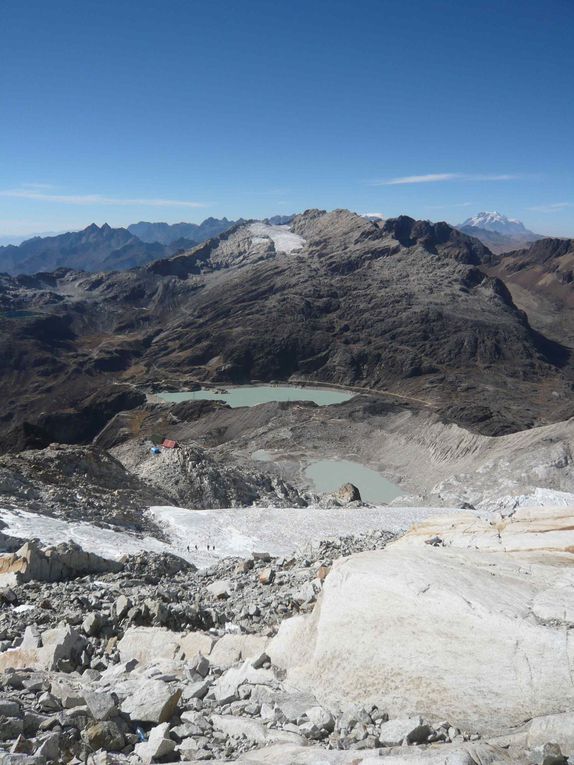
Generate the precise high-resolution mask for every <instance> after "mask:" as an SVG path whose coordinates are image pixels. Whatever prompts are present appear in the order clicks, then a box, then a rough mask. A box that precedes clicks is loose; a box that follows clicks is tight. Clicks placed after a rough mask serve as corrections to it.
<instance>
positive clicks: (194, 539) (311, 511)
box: [150, 506, 457, 567]
mask: <svg viewBox="0 0 574 765" xmlns="http://www.w3.org/2000/svg"><path fill="white" fill-rule="evenodd" d="M150 512H151V514H152V515H153V517H154V520H155V521H156V523H157V524H158V525H159V526H160V527H161V528H162V529H163V530H164V532H165V533H166V534H167V536H168V537H169V538H170V539H171V540H172V544H173V545H174V549H176V550H179V551H181V550H186V548H187V545H189V546H190V547H191V551H190V555H189V557H190V560H192V561H193V562H194V563H195V564H196V565H197V566H200V567H203V566H209V565H211V564H212V563H214V562H215V561H216V560H218V559H219V558H225V557H227V556H240V557H247V556H249V555H250V554H251V553H252V552H253V551H254V550H255V551H257V550H259V551H265V552H269V553H271V555H290V554H291V553H293V552H294V551H299V552H304V551H305V550H306V549H307V548H309V546H310V545H312V544H314V543H317V542H320V541H321V540H322V539H328V538H332V537H338V536H344V535H347V534H360V533H362V532H365V531H369V530H371V529H384V530H387V531H393V532H400V531H404V530H405V529H407V528H408V527H409V526H410V525H411V524H412V523H415V522H417V521H420V520H423V519H424V518H427V517H428V516H429V515H445V514H447V513H450V512H457V510H456V509H451V508H449V509H448V510H447V509H445V508H436V507H434V508H429V507H413V508H407V507H400V508H393V507H388V506H381V507H361V508H317V507H304V508H301V507H297V508H269V507H266V508H258V507H248V508H232V509H229V510H185V509H184V508H181V507H169V506H156V507H152V508H151V509H150ZM195 545H197V547H198V550H197V552H196V551H195ZM207 545H209V546H210V548H211V546H212V545H215V550H210V551H209V552H208V551H207ZM178 554H181V552H178Z"/></svg>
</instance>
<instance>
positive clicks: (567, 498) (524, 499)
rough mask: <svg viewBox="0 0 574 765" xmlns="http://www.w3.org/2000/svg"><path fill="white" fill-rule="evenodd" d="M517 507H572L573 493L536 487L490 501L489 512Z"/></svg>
mask: <svg viewBox="0 0 574 765" xmlns="http://www.w3.org/2000/svg"><path fill="white" fill-rule="evenodd" d="M519 507H574V494H573V493H571V492H569V491H558V490H557V489H541V488H539V487H538V488H536V489H534V491H532V492H530V493H529V494H509V495H507V496H504V497H500V498H499V499H497V500H495V501H493V502H491V503H490V506H489V508H488V509H489V510H490V511H491V512H499V513H505V512H507V511H510V510H517V509H518V508H519Z"/></svg>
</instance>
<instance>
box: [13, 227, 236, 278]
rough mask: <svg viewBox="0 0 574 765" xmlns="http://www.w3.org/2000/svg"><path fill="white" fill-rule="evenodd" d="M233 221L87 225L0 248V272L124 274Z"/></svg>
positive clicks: (220, 230)
mask: <svg viewBox="0 0 574 765" xmlns="http://www.w3.org/2000/svg"><path fill="white" fill-rule="evenodd" d="M238 222H240V221H230V220H227V218H222V219H220V220H219V219H217V218H207V220H204V221H203V223H200V224H195V223H175V224H169V223H144V222H141V223H134V224H133V225H131V226H128V228H112V227H111V226H109V225H108V224H107V223H104V224H103V226H97V225H96V224H95V223H92V224H91V225H90V226H88V227H87V228H85V229H83V230H82V231H71V232H68V233H65V234H58V235H56V236H46V237H41V236H35V237H33V238H32V239H27V240H26V241H24V242H22V243H21V244H19V245H7V246H5V247H0V272H2V273H8V274H12V275H15V274H34V273H38V272H40V271H54V270H55V269H57V268H72V269H74V270H76V271H124V270H126V269H129V268H135V267H136V266H143V265H145V264H146V263H149V262H151V261H153V260H158V259H160V258H166V257H167V258H168V257H171V256H172V255H175V254H177V253H178V252H181V251H185V250H189V249H191V248H192V247H194V246H195V245H196V244H199V243H201V242H204V241H205V240H207V239H211V238H212V237H214V236H217V235H218V234H221V233H223V232H224V231H226V230H228V229H229V228H231V227H233V226H234V225H236V223H238Z"/></svg>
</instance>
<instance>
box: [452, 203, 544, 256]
mask: <svg viewBox="0 0 574 765" xmlns="http://www.w3.org/2000/svg"><path fill="white" fill-rule="evenodd" d="M456 228H458V230H459V231H462V232H463V233H465V234H468V235H469V236H474V237H476V238H477V239H479V240H480V241H481V242H482V243H483V244H485V245H486V246H487V247H488V248H489V250H492V252H494V253H495V254H497V255H500V254H501V253H503V252H511V251H512V250H517V249H519V248H520V247H524V245H526V244H528V243H529V242H535V241H537V240H538V239H543V238H544V237H543V236H541V235H540V234H535V233H534V231H530V230H529V229H527V228H526V226H525V225H524V224H523V223H521V221H519V220H516V219H514V218H507V217H506V215H502V214H501V213H499V212H496V211H494V212H480V213H478V215H475V216H473V217H472V218H467V219H466V220H465V221H464V222H463V223H461V224H459V225H458V226H457V227H456Z"/></svg>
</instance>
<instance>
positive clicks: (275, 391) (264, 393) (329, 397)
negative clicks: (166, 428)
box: [158, 385, 355, 407]
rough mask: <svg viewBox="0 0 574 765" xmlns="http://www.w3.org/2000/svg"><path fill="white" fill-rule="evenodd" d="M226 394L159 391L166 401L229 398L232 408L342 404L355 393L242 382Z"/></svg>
mask: <svg viewBox="0 0 574 765" xmlns="http://www.w3.org/2000/svg"><path fill="white" fill-rule="evenodd" d="M225 391H226V392H225V393H218V392H217V391H214V390H211V389H202V390H196V391H182V392H180V393H169V392H167V391H166V392H164V393H159V394H158V395H159V398H161V399H163V401H170V402H172V403H179V402H180V401H201V400H204V399H209V400H216V401H225V403H226V404H229V406H231V407H237V406H255V405H256V404H266V403H268V402H269V401H314V402H315V404H318V405H319V406H328V405H329V404H342V403H343V401H348V400H349V399H350V398H353V396H354V395H355V394H354V393H351V392H349V391H341V390H333V389H332V388H301V387H299V386H297V385H238V386H235V387H225Z"/></svg>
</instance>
